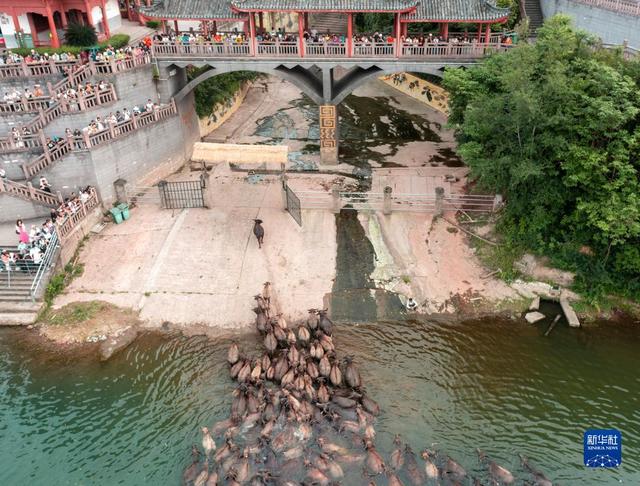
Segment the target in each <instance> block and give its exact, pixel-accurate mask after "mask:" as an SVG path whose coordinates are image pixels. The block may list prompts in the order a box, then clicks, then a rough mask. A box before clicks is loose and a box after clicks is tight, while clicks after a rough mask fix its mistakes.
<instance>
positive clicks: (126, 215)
mask: <svg viewBox="0 0 640 486" xmlns="http://www.w3.org/2000/svg"><path fill="white" fill-rule="evenodd" d="M117 207H118V209H119V210H120V211H122V219H124V220H125V221H126V220H127V219H129V205H128V204H127V203H122V204H118V206H117Z"/></svg>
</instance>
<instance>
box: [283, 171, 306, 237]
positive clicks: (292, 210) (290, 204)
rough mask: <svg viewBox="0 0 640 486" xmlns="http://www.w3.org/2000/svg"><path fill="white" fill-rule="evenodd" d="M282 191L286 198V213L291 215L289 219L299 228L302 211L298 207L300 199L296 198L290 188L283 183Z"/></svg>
mask: <svg viewBox="0 0 640 486" xmlns="http://www.w3.org/2000/svg"><path fill="white" fill-rule="evenodd" d="M284 190H285V193H286V196H287V211H288V212H289V214H290V215H291V217H292V218H293V219H294V220H295V222H296V223H298V225H299V226H302V211H301V207H300V198H298V196H296V193H295V192H293V191H292V190H291V188H290V187H289V186H288V185H287V184H286V182H285V183H284Z"/></svg>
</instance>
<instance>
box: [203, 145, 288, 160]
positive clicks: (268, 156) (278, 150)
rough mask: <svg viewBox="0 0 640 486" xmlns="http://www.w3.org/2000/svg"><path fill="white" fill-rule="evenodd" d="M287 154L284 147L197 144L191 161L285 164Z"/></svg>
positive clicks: (286, 149)
mask: <svg viewBox="0 0 640 486" xmlns="http://www.w3.org/2000/svg"><path fill="white" fill-rule="evenodd" d="M288 152H289V148H288V147H287V146H286V145H240V144H234V143H209V142H198V143H196V144H195V145H194V147H193V155H192V156H191V160H194V161H196V162H209V163H220V162H230V163H235V164H263V163H268V164H286V163H287V154H288Z"/></svg>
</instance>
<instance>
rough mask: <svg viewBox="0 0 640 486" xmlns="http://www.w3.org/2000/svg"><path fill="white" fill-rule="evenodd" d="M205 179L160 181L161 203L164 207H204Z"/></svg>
mask: <svg viewBox="0 0 640 486" xmlns="http://www.w3.org/2000/svg"><path fill="white" fill-rule="evenodd" d="M204 187H205V183H204V180H203V179H200V180H197V181H177V182H167V181H160V183H158V189H159V191H160V205H161V206H162V207H163V208H164V209H182V208H203V207H204Z"/></svg>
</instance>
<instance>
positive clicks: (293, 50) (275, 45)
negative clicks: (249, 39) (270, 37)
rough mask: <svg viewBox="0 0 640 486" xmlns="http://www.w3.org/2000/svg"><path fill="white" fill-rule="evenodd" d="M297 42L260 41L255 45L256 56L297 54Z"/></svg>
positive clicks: (289, 55)
mask: <svg viewBox="0 0 640 486" xmlns="http://www.w3.org/2000/svg"><path fill="white" fill-rule="evenodd" d="M298 52H299V44H298V42H297V41H286V42H285V41H279V40H276V41H261V42H258V43H257V45H256V55H257V56H273V57H280V56H288V57H291V56H297V55H298Z"/></svg>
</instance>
